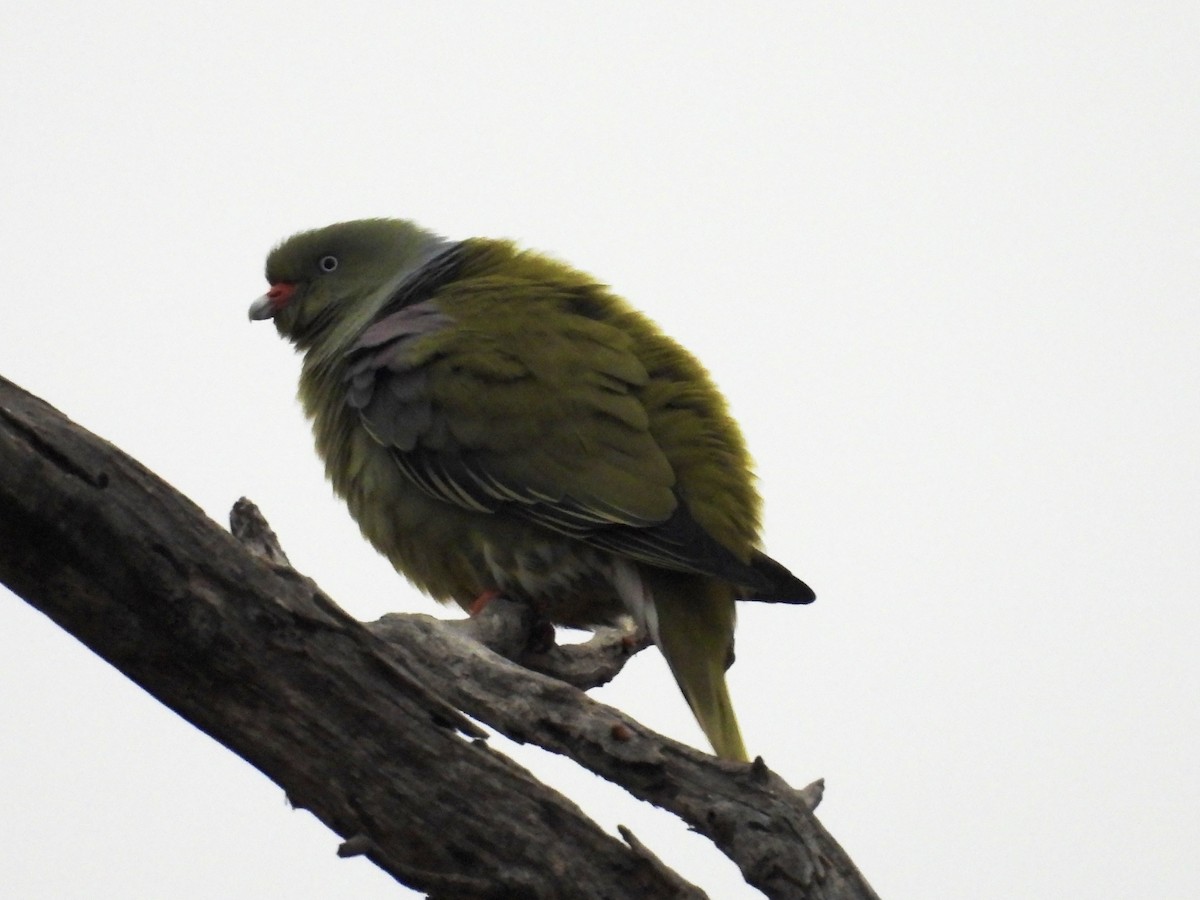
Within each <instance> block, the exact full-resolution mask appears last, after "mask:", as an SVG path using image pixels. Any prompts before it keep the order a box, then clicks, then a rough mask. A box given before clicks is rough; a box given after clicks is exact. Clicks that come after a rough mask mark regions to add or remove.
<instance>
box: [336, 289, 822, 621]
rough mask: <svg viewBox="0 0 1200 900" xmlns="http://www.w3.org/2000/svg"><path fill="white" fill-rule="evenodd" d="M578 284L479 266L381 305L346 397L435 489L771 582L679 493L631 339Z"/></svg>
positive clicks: (573, 532)
mask: <svg viewBox="0 0 1200 900" xmlns="http://www.w3.org/2000/svg"><path fill="white" fill-rule="evenodd" d="M572 290H578V289H577V288H573V287H570V286H564V285H559V284H554V283H544V282H526V281H522V282H520V283H518V284H514V283H513V280H512V279H500V278H480V279H475V280H468V281H451V282H450V283H449V284H448V285H443V286H441V287H440V288H439V289H438V290H437V291H436V292H435V293H434V295H433V296H432V297H431V298H429V299H423V300H419V301H417V302H410V303H409V304H408V305H406V306H403V307H401V308H400V309H395V307H394V306H391V307H390V310H389V309H388V308H385V313H384V314H383V315H382V316H381V317H380V318H378V319H377V320H376V321H375V322H374V323H372V324H371V325H370V326H369V327H368V328H367V329H366V330H365V331H364V332H363V334H362V335H361V337H360V338H359V340H358V341H357V342H356V344H355V345H354V347H353V348H352V349H351V350H350V352H349V354H348V356H347V366H348V392H347V401H348V403H349V405H350V406H351V407H353V408H354V409H356V410H357V411H358V413H359V415H360V417H361V421H362V423H363V425H364V427H365V428H366V429H367V431H368V432H369V433H370V434H371V435H372V436H374V438H375V439H376V440H378V441H379V442H380V443H382V444H384V445H385V446H387V447H389V448H390V449H391V451H392V455H393V456H394V458H395V460H396V463H397V465H398V467H399V468H400V470H401V472H403V473H404V475H405V476H406V477H408V478H409V479H411V480H412V481H413V483H415V484H416V485H418V486H419V487H420V488H421V489H422V490H424V491H425V492H427V493H428V494H430V495H431V496H433V497H436V498H437V499H439V500H442V501H444V502H446V503H450V504H453V505H455V506H458V507H461V508H463V509H467V510H473V511H476V512H479V513H485V514H505V515H513V516H516V517H518V518H520V519H524V520H526V521H529V522H534V523H537V524H538V525H540V526H543V527H545V528H548V529H551V530H553V531H556V532H559V533H561V534H564V535H566V536H568V537H571V538H574V539H577V540H580V541H582V542H583V543H585V544H588V545H591V546H594V547H597V548H601V549H604V550H607V551H610V552H612V553H615V554H617V555H619V556H624V557H627V558H630V559H634V560H637V561H640V562H644V563H648V564H651V565H655V566H661V567H665V568H668V569H674V570H678V571H687V572H695V573H699V574H707V575H716V576H718V577H722V578H726V579H728V580H730V581H732V582H733V583H735V584H742V585H746V586H747V587H749V588H752V589H754V588H757V589H759V590H761V591H764V592H767V591H768V589H770V591H771V592H777V588H778V584H777V583H776V580H774V579H769V578H767V577H766V572H765V571H764V569H763V568H762V566H761V565H760V563H759V560H760V559H762V560H765V559H766V557H763V556H762V555H761V554H756V556H755V558H754V559H753V560H751V562H749V563H746V562H743V561H741V560H739V559H738V558H737V557H736V556H735V555H734V554H733V553H732V552H731V551H730V550H729V549H728V548H726V547H725V546H723V545H722V544H720V543H719V542H718V541H716V540H715V539H714V538H713V537H712V536H711V535H710V534H709V533H708V532H707V531H705V530H704V529H703V528H702V527H701V526H700V525H699V524H698V523H697V522H696V521H695V520H694V519H693V518H692V516H691V515H690V513H689V512H688V510H687V509H686V506H685V505H684V504H682V503H681V502H680V500H679V497H678V495H677V493H676V490H675V487H676V485H675V472H674V470H673V468H672V466H671V463H670V462H669V460H668V459H667V457H666V455H665V454H664V453H663V450H662V448H661V447H660V446H659V445H658V443H657V442H656V441H655V439H654V437H653V436H652V434H651V430H650V422H649V416H648V413H647V410H646V408H645V406H644V405H643V404H642V402H641V400H640V399H639V389H640V388H641V387H643V386H644V385H645V384H646V383H647V381H648V379H649V375H648V374H647V371H646V368H645V366H643V364H642V363H641V362H640V361H639V359H638V357H637V355H636V354H635V352H634V350H633V346H632V343H633V342H632V338H631V337H630V336H629V335H627V334H626V333H625V332H623V331H621V330H620V329H617V328H615V327H613V326H611V325H608V324H606V323H604V322H602V321H599V320H598V319H596V318H593V317H591V316H588V315H584V314H579V313H576V312H572V311H571V303H570V302H568V301H569V299H570V298H569V297H568V296H567V295H568V294H569V293H570V292H571V291H572ZM776 566H778V564H776ZM778 568H779V569H782V567H778ZM783 571H785V572H786V570H783ZM800 602H803V601H800Z"/></svg>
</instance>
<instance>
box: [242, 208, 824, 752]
mask: <svg viewBox="0 0 1200 900" xmlns="http://www.w3.org/2000/svg"><path fill="white" fill-rule="evenodd" d="M266 274H267V281H268V282H269V284H270V289H269V290H268V291H267V293H266V294H264V295H263V296H262V297H260V298H259V299H258V300H257V301H255V303H254V305H253V306H251V308H250V317H251V318H252V319H274V321H275V325H276V328H277V329H278V330H279V333H280V334H281V335H283V336H284V337H286V338H288V339H290V340H291V341H292V342H293V343H294V344H295V345H296V347H297V349H299V350H301V351H303V353H304V360H303V365H302V370H301V375H300V391H299V395H300V400H301V402H302V403H303V405H304V410H305V412H306V413H307V415H308V416H309V418H311V419H312V422H313V430H314V432H315V435H316V444H317V450H318V452H319V453H320V455H321V456H322V458H323V459H324V461H325V469H326V472H327V473H328V475H329V478H330V480H331V481H332V482H333V487H334V489H335V490H336V491H337V493H338V494H339V495H340V496H342V497H343V498H344V499H345V500H346V503H347V505H348V506H349V508H350V512H351V514H352V515H353V516H354V518H355V519H356V520H357V521H358V523H359V526H360V527H361V528H362V531H363V534H364V535H365V536H366V537H367V538H368V540H370V541H371V543H372V544H374V545H375V547H376V548H377V549H378V550H379V551H380V552H381V553H383V554H384V555H385V556H387V557H388V559H389V560H391V562H392V564H393V565H394V566H395V567H396V569H397V570H399V571H400V572H401V573H403V574H404V575H405V576H407V577H408V578H409V580H411V581H412V582H413V583H414V584H415V585H417V586H418V587H419V588H421V589H422V590H424V591H426V592H428V593H429V594H431V595H432V596H434V597H436V598H437V599H439V600H444V601H445V600H454V601H455V602H457V603H458V604H459V605H460V606H462V607H463V608H464V609H467V608H469V607H471V605H472V604H473V603H475V601H476V600H477V599H479V598H480V597H482V596H485V595H489V594H490V593H491V592H494V591H499V592H501V593H503V594H504V595H505V596H508V597H511V598H513V599H515V600H520V601H524V602H527V603H530V604H532V605H533V606H534V607H535V608H536V609H537V610H538V612H539V614H540V615H541V616H543V617H544V618H545V619H547V620H549V621H551V622H555V623H558V624H562V625H570V626H575V627H588V626H594V625H598V624H602V623H608V622H611V621H613V620H614V619H616V618H617V617H619V616H620V615H621V614H623V613H626V612H628V613H631V614H632V615H633V616H634V618H635V620H636V621H637V622H638V623H639V624H640V625H641V627H642V628H644V629H645V630H646V632H647V633H648V634H649V635H650V637H651V638H652V639H653V641H654V643H655V644H657V645H658V647H659V648H660V649H661V650H662V652H663V655H664V656H665V657H666V659H667V662H668V664H669V665H670V667H671V671H672V672H673V673H674V675H675V679H676V681H677V682H678V683H679V686H680V689H681V690H682V691H683V695H684V697H685V698H686V699H687V702H688V704H689V705H690V706H691V708H692V711H693V712H694V713H695V715H696V718H697V720H698V721H699V723H700V725H701V727H702V728H703V730H704V733H705V734H706V735H707V736H708V738H709V740H710V742H711V743H712V745H713V748H714V749H715V750H716V752H717V753H718V755H720V756H723V757H726V758H729V759H743V760H744V759H746V750H745V747H744V746H743V743H742V738H741V734H740V732H739V729H738V725H737V720H736V718H735V717H734V713H733V708H732V706H731V704H730V700H729V694H728V691H727V689H726V686H725V669H726V668H727V667H728V665H729V663H730V662H731V661H732V659H733V630H734V601H735V600H738V599H759V600H770V601H776V602H788V603H809V602H811V601H812V600H813V592H812V590H811V589H810V588H809V587H808V586H807V585H806V584H804V583H803V582H802V581H800V580H799V579H797V578H796V577H795V576H793V575H792V574H791V573H790V572H789V571H788V570H787V569H786V568H784V567H783V566H782V565H780V564H779V563H777V562H775V561H774V560H773V559H771V558H770V557H768V556H766V555H765V554H764V553H763V552H762V551H761V550H760V549H759V548H758V531H759V506H760V501H759V497H758V494H757V492H756V491H755V488H754V480H753V476H752V475H751V473H750V461H749V456H748V454H747V452H746V448H745V445H744V442H743V440H742V437H741V433H740V432H739V430H738V428H737V425H736V423H735V422H734V421H733V420H732V419H731V418H730V416H729V413H728V411H727V410H726V406H725V402H724V400H723V398H722V397H721V395H720V394H719V393H718V392H717V390H716V388H715V387H714V386H713V384H712V382H711V380H710V378H709V376H708V374H707V372H705V370H704V368H703V367H702V366H701V365H700V364H699V363H698V362H697V361H696V360H695V359H694V358H693V357H692V356H691V355H690V354H689V353H688V352H687V351H686V350H684V349H683V348H682V347H680V346H679V345H678V344H677V343H675V342H674V341H673V340H671V339H670V338H668V337H667V336H665V335H664V334H663V333H662V332H661V331H660V330H659V329H658V328H657V326H655V325H654V323H653V322H651V321H650V320H649V319H647V318H646V317H645V316H643V315H642V314H641V313H639V312H637V311H635V310H634V309H633V308H632V307H630V306H629V305H628V304H627V303H626V302H625V301H624V300H622V299H621V298H619V297H617V296H615V295H614V294H612V293H611V292H610V291H609V290H608V289H607V288H606V287H604V286H603V285H601V284H598V283H597V282H596V281H595V280H594V279H592V278H590V277H588V276H587V275H585V274H583V273H581V272H578V271H576V270H574V269H572V268H570V267H569V266H566V265H564V264H562V263H560V262H557V261H554V260H551V259H549V258H547V257H544V256H540V255H538V254H534V253H530V252H526V251H522V250H519V249H517V248H516V247H515V246H514V245H513V244H511V243H508V242H505V241H494V240H483V239H471V240H466V241H461V242H452V241H448V240H445V239H443V238H441V237H438V236H437V235H434V234H432V233H430V232H428V231H425V230H423V229H421V228H419V227H417V226H416V225H414V224H413V223H411V222H407V221H403V220H398V219H368V220H362V221H355V222H343V223H340V224H337V225H330V226H328V227H326V228H319V229H316V230H313V231H306V232H302V233H300V234H297V235H295V236H293V237H291V238H289V239H287V240H286V241H284V242H283V243H282V244H280V245H279V246H278V247H276V248H275V249H274V250H273V251H272V252H271V254H270V255H269V256H268V258H267V273H266Z"/></svg>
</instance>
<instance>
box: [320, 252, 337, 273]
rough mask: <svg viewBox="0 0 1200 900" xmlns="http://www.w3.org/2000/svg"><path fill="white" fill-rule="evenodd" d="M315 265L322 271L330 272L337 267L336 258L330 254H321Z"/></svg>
mask: <svg viewBox="0 0 1200 900" xmlns="http://www.w3.org/2000/svg"><path fill="white" fill-rule="evenodd" d="M317 265H318V266H320V267H321V271H322V272H332V271H333V270H334V269H336V268H337V267H338V258H337V257H336V256H332V255H330V256H322V257H321V259H320V260H319V261H318V262H317Z"/></svg>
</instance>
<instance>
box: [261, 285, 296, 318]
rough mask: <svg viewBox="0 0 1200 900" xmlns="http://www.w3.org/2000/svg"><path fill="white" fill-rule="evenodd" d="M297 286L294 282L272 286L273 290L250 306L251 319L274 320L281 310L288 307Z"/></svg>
mask: <svg viewBox="0 0 1200 900" xmlns="http://www.w3.org/2000/svg"><path fill="white" fill-rule="evenodd" d="M295 290H296V284H295V282H292V281H279V282H276V283H275V284H273V285H271V289H270V290H269V291H267V292H266V293H265V294H263V295H262V296H261V297H259V298H258V299H257V300H255V301H254V302H253V303H251V304H250V318H251V319H252V320H258V319H273V318H275V316H276V315H277V314H278V313H279V311H280V310H281V309H283V308H284V307H285V306H287V305H288V303H289V302H290V301H291V299H292V294H293V293H294V292H295Z"/></svg>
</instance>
